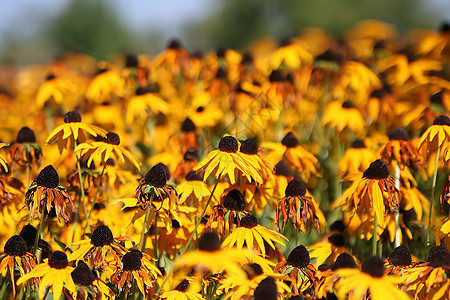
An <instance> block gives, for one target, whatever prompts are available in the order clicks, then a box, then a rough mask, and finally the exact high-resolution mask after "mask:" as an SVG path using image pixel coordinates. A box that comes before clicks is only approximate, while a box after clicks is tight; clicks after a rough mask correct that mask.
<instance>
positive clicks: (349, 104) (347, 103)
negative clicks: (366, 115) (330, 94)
mask: <svg viewBox="0 0 450 300" xmlns="http://www.w3.org/2000/svg"><path fill="white" fill-rule="evenodd" d="M354 107H355V105H354V104H353V102H352V101H350V100H347V101H344V103H342V108H354Z"/></svg>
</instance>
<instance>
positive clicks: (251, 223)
mask: <svg viewBox="0 0 450 300" xmlns="http://www.w3.org/2000/svg"><path fill="white" fill-rule="evenodd" d="M240 225H241V227H245V228H253V227H255V226H258V219H257V218H256V217H255V216H254V215H252V214H248V215H246V216H245V217H243V218H242V219H241V223H240Z"/></svg>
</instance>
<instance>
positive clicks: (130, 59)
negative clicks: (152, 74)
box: [125, 54, 139, 68]
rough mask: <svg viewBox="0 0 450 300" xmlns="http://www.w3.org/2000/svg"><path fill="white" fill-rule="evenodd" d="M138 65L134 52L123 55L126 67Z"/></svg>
mask: <svg viewBox="0 0 450 300" xmlns="http://www.w3.org/2000/svg"><path fill="white" fill-rule="evenodd" d="M138 66H139V60H138V57H137V56H136V55H134V54H127V55H126V57H125V67H126V68H137V67H138Z"/></svg>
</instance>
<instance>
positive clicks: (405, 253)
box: [389, 245, 412, 267]
mask: <svg viewBox="0 0 450 300" xmlns="http://www.w3.org/2000/svg"><path fill="white" fill-rule="evenodd" d="M411 261H412V259H411V252H410V251H409V249H408V248H407V247H406V246H403V245H400V246H398V247H397V248H395V249H394V250H392V252H391V254H390V255H389V262H390V263H391V264H393V265H394V266H402V267H403V266H408V265H410V264H411Z"/></svg>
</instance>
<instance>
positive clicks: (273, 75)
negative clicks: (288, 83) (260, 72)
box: [269, 70, 284, 82]
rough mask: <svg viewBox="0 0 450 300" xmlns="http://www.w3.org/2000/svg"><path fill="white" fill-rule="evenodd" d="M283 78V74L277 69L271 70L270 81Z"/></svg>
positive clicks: (278, 80)
mask: <svg viewBox="0 0 450 300" xmlns="http://www.w3.org/2000/svg"><path fill="white" fill-rule="evenodd" d="M283 80H284V77H283V74H281V72H280V71H279V70H273V71H272V73H270V75H269V81H270V82H282V81H283Z"/></svg>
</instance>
